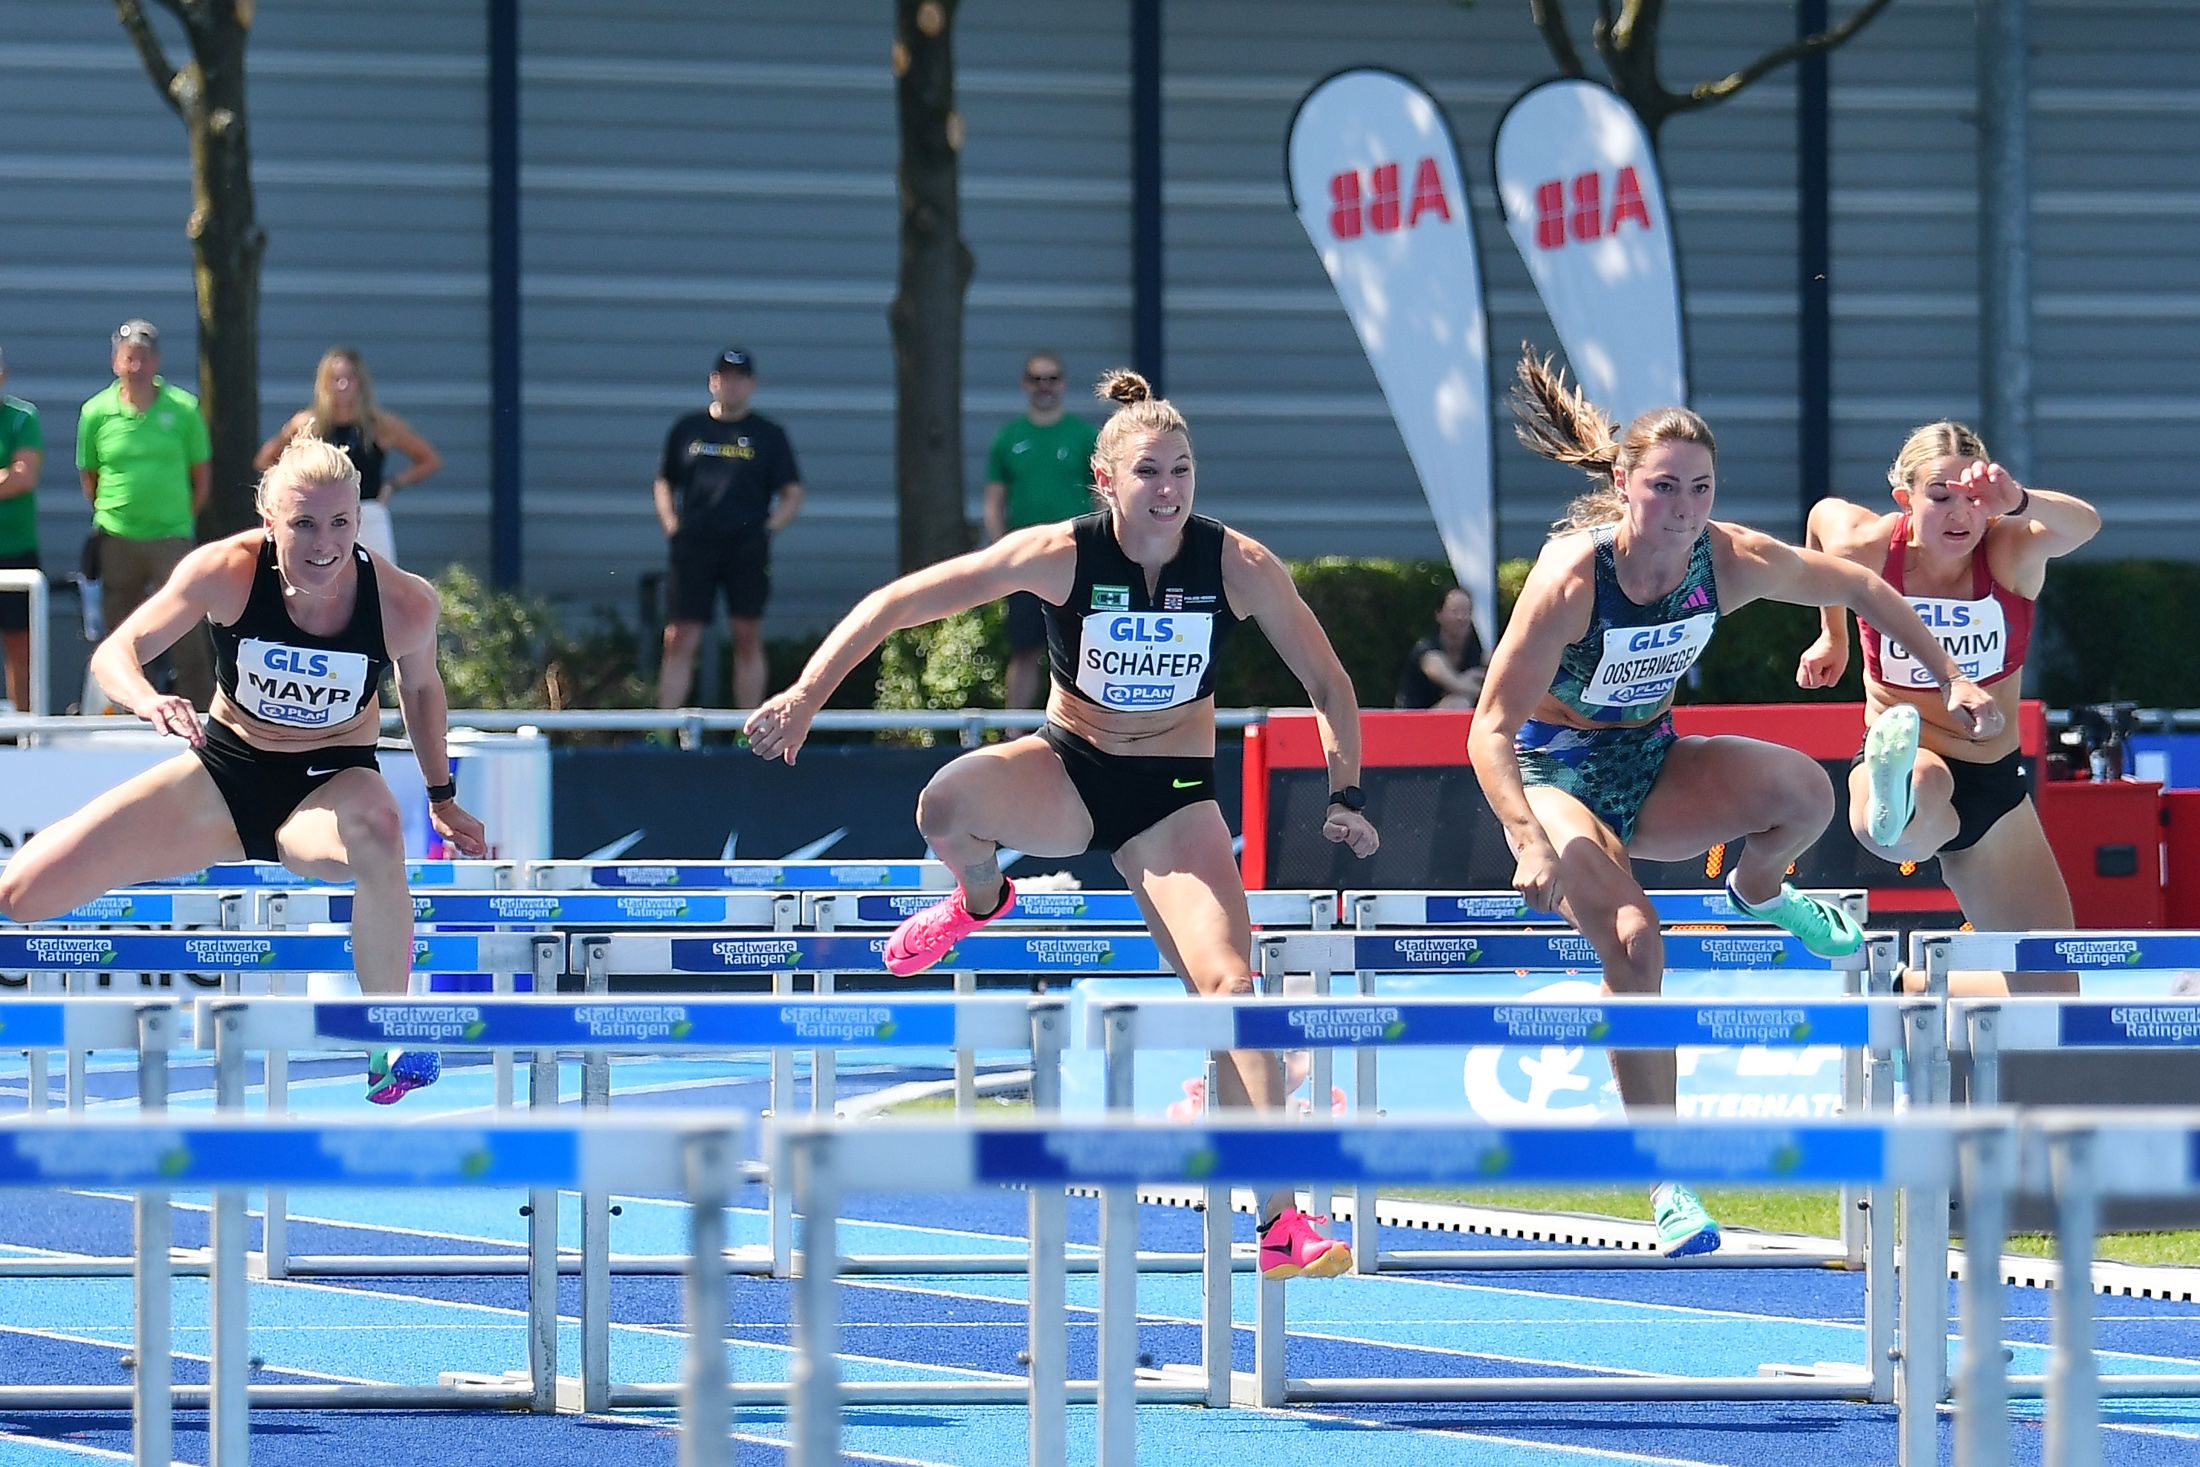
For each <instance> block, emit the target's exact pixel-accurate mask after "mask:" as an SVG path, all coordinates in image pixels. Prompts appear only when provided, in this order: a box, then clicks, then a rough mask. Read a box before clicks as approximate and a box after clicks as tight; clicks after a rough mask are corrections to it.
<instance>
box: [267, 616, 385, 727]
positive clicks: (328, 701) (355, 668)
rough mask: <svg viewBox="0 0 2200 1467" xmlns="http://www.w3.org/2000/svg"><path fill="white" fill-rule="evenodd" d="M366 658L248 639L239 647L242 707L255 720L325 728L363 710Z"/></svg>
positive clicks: (348, 653) (353, 654)
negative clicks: (361, 703)
mask: <svg viewBox="0 0 2200 1467" xmlns="http://www.w3.org/2000/svg"><path fill="white" fill-rule="evenodd" d="M366 688H367V658H366V656H365V654H363V653H359V652H327V651H321V650H319V649H316V648H309V647H292V646H290V645H288V644H287V643H283V642H267V641H262V640H261V639H260V638H258V637H247V638H245V640H244V641H243V642H241V643H239V644H238V646H237V706H238V707H240V708H242V709H244V711H245V712H247V713H249V714H251V715H252V716H253V717H254V718H261V719H265V720H266V721H267V722H269V723H287V724H290V725H291V726H292V727H295V728H325V727H329V726H332V725H335V724H339V723H342V722H344V721H345V720H346V719H348V718H351V717H352V716H353V715H355V714H357V713H358V711H359V706H360V700H361V698H363V697H364V696H365V694H366Z"/></svg>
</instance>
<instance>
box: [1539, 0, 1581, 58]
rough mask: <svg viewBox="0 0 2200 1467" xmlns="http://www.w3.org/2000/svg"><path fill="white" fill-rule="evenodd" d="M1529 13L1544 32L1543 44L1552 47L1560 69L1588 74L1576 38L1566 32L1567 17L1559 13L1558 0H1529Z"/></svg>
mask: <svg viewBox="0 0 2200 1467" xmlns="http://www.w3.org/2000/svg"><path fill="white" fill-rule="evenodd" d="M1528 15H1529V17H1530V18H1531V19H1533V20H1534V21H1535V28H1536V29H1537V30H1539V31H1541V32H1542V33H1543V44H1544V45H1545V46H1547V47H1549V48H1550V52H1551V59H1552V60H1553V61H1556V62H1557V63H1558V69H1559V71H1560V72H1561V73H1562V74H1564V75H1566V76H1587V75H1588V74H1589V73H1588V71H1587V70H1586V69H1585V68H1584V67H1583V66H1582V64H1581V53H1580V52H1579V51H1577V50H1575V49H1574V38H1573V37H1572V36H1569V35H1568V34H1566V17H1565V16H1563V15H1561V14H1560V13H1559V9H1558V0H1528Z"/></svg>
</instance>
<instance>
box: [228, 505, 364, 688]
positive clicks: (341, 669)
mask: <svg viewBox="0 0 2200 1467" xmlns="http://www.w3.org/2000/svg"><path fill="white" fill-rule="evenodd" d="M352 553H353V554H354V555H355V556H357V557H358V573H359V590H358V599H357V604H356V605H354V607H353V608H352V613H351V622H350V624H349V625H348V626H346V627H345V628H344V629H343V630H342V631H341V632H338V633H336V634H335V635H333V636H327V637H322V636H316V635H314V634H313V633H311V632H308V631H305V630H303V629H301V628H300V627H299V626H298V625H297V623H295V622H293V621H292V620H291V619H290V612H289V610H288V608H287V607H286V606H285V604H284V597H283V583H282V575H281V573H280V572H279V571H278V570H277V569H276V565H275V542H274V541H272V540H270V541H267V542H265V543H264V544H263V545H262V546H261V548H260V558H259V565H258V567H257V568H256V569H255V570H254V572H253V576H252V594H251V596H250V597H249V598H248V599H247V600H246V602H245V608H244V614H243V615H242V616H240V617H238V618H237V620H236V621H235V622H234V623H233V624H232V625H229V626H223V625H222V624H221V623H220V622H217V621H214V620H212V619H211V618H209V619H208V621H207V626H208V627H209V629H211V630H212V632H213V634H214V664H215V666H214V671H215V680H216V681H217V682H219V683H220V685H221V690H222V692H223V693H224V694H225V695H227V696H228V698H229V701H230V702H232V703H234V704H235V705H236V706H237V707H238V708H239V709H241V710H242V711H243V712H244V713H245V714H247V715H248V716H250V717H252V718H256V719H259V720H260V721H261V722H263V723H271V724H276V725H279V726H281V727H283V728H295V729H314V728H335V727H338V726H339V725H342V724H345V723H348V722H350V721H351V720H352V719H354V718H356V717H357V716H358V715H359V710H360V709H361V708H362V707H365V706H367V705H368V703H369V702H370V701H371V700H372V699H373V698H375V697H376V695H377V694H378V693H379V691H380V689H381V686H382V679H383V677H384V676H385V675H386V674H387V673H388V672H389V669H390V658H389V650H388V648H387V647H385V646H384V645H383V640H382V598H381V592H380V589H379V588H378V587H377V585H376V584H375V578H374V562H373V561H372V560H370V559H369V558H368V556H367V554H366V552H365V551H363V550H357V549H355V550H354V551H353V552H352Z"/></svg>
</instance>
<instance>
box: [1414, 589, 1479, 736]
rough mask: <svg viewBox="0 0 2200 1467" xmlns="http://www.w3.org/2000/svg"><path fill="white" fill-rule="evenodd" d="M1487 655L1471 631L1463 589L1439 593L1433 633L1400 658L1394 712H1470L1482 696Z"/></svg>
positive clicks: (1470, 612)
mask: <svg viewBox="0 0 2200 1467" xmlns="http://www.w3.org/2000/svg"><path fill="white" fill-rule="evenodd" d="M1488 665H1489V657H1488V656H1487V655H1486V654H1485V653H1484V652H1483V651H1482V638H1481V636H1480V635H1479V634H1478V633H1477V632H1476V631H1475V630H1474V597H1473V596H1471V595H1469V594H1468V593H1467V591H1466V589H1465V588H1464V587H1460V586H1454V587H1452V588H1451V589H1450V590H1449V591H1446V592H1445V593H1444V600H1443V604H1442V605H1440V606H1438V607H1437V608H1436V635H1435V636H1433V637H1423V638H1422V639H1421V640H1420V641H1418V642H1415V643H1414V644H1413V650H1412V651H1411V652H1409V653H1407V654H1406V665H1405V668H1404V670H1403V671H1402V672H1400V673H1399V675H1398V706H1399V707H1400V708H1472V707H1473V706H1474V705H1475V702H1476V700H1477V699H1479V698H1480V697H1481V696H1482V675H1483V673H1484V672H1485V671H1486V670H1487V668H1488Z"/></svg>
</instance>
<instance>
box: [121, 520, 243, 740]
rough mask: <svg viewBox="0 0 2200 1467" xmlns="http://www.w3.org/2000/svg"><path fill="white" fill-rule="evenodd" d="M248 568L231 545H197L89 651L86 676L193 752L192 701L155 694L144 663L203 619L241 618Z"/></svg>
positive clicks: (198, 734) (200, 734)
mask: <svg viewBox="0 0 2200 1467" xmlns="http://www.w3.org/2000/svg"><path fill="white" fill-rule="evenodd" d="M246 554H247V555H249V552H247V553H246ZM247 565H248V561H247V560H241V559H240V558H239V552H238V550H237V547H236V545H235V544H234V543H233V541H230V540H217V541H215V542H214V543H213V544H211V545H201V546H200V547H199V548H198V549H196V550H194V551H192V552H191V553H190V554H189V555H186V556H185V557H184V558H183V559H182V561H181V562H179V563H178V564H177V566H176V569H175V571H174V573H173V574H171V575H170V576H169V577H168V579H167V580H166V581H165V582H163V583H162V585H161V588H160V589H159V590H157V591H155V592H154V593H153V594H152V595H150V596H148V597H146V598H145V599H144V600H143V601H141V602H139V603H138V607H137V610H135V611H133V612H131V613H130V614H129V615H128V616H126V617H124V618H123V619H122V624H121V625H120V626H118V627H116V628H115V629H114V630H113V631H111V632H109V633H108V634H107V638H106V640H105V641H103V642H101V643H100V644H99V646H98V647H97V648H96V649H94V650H93V652H92V663H91V668H92V676H93V677H94V678H96V679H98V681H99V686H100V687H101V688H102V689H103V690H104V691H105V692H106V694H107V696H108V697H110V698H112V699H113V700H114V701H115V702H117V703H120V704H121V705H122V706H123V707H125V708H127V709H129V710H130V711H131V712H132V713H135V714H136V715H137V716H138V717H140V718H142V719H144V720H145V721H146V722H147V723H149V724H151V725H152V726H153V727H154V728H156V729H158V730H159V731H160V732H162V733H164V734H174V735H175V736H176V737H177V738H179V739H182V740H184V741H185V742H186V743H188V744H190V745H191V746H192V747H193V748H196V747H198V746H199V745H200V744H203V743H205V742H206V733H205V730H204V729H202V728H201V727H200V726H199V715H198V711H197V710H196V709H194V708H193V707H192V706H191V700H190V699H188V698H183V697H178V696H177V695H175V694H173V693H163V692H161V691H160V690H159V689H158V688H155V687H154V686H153V685H152V684H151V683H150V682H148V681H147V680H146V677H145V664H146V663H148V662H150V661H152V660H153V659H154V658H155V657H158V656H160V654H161V653H163V652H165V651H167V650H168V649H169V648H170V647H173V646H175V645H176V643H177V642H179V641H181V640H182V639H183V637H184V635H185V633H187V632H189V631H191V630H192V629H193V628H195V627H196V626H197V625H198V624H199V622H200V621H201V620H203V619H204V618H205V617H206V616H207V615H208V614H210V613H211V614H212V615H214V616H216V617H217V618H218V619H220V620H221V621H223V622H225V623H227V622H232V621H235V620H236V619H237V618H238V617H239V616H241V615H243V614H244V602H245V598H246V596H247V595H249V593H250V590H251V581H250V577H249V572H248V571H247V570H245V569H244V568H245V567H246V566H247ZM241 572H242V573H241Z"/></svg>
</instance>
